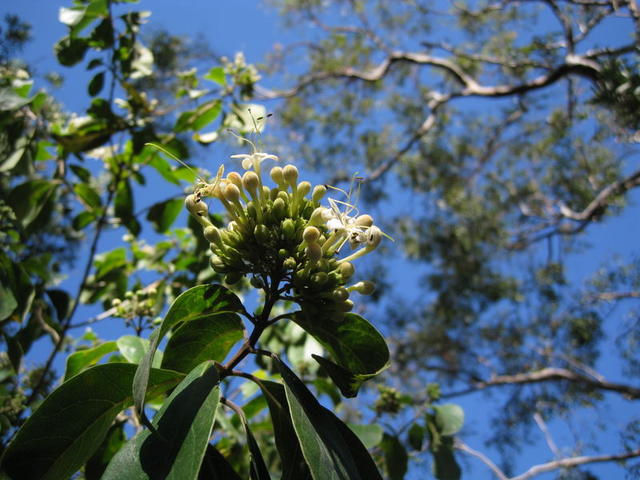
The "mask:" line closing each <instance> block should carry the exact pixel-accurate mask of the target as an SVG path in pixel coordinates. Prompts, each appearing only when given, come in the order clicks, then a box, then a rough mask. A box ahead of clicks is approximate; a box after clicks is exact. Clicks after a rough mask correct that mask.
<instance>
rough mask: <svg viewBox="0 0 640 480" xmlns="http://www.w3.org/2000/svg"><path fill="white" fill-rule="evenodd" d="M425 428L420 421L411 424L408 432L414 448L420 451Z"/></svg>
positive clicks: (410, 442)
mask: <svg viewBox="0 0 640 480" xmlns="http://www.w3.org/2000/svg"><path fill="white" fill-rule="evenodd" d="M424 433H425V432H424V428H423V427H422V425H420V424H418V423H414V424H413V425H411V428H410V429H409V433H408V440H409V445H411V448H413V449H414V450H418V451H420V450H421V449H422V442H423V440H424Z"/></svg>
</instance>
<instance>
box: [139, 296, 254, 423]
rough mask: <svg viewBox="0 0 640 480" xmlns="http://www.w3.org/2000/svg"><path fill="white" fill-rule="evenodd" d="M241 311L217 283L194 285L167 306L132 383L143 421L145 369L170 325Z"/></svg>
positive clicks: (148, 366)
mask: <svg viewBox="0 0 640 480" xmlns="http://www.w3.org/2000/svg"><path fill="white" fill-rule="evenodd" d="M224 311H230V312H241V311H244V307H243V306H242V302H240V299H239V298H238V297H237V296H236V295H235V294H233V293H232V292H230V291H229V290H227V289H226V288H224V287H223V286H221V285H198V286H197V287H193V288H191V289H189V290H187V291H186V292H184V293H182V294H181V295H180V296H179V297H178V298H176V299H175V301H174V302H173V303H172V304H171V306H170V307H169V311H168V312H167V315H166V316H165V317H164V319H163V320H162V323H161V324H160V327H158V328H157V329H156V330H155V331H154V332H153V333H152V334H151V337H150V339H149V341H150V345H149V351H148V352H147V353H146V354H145V356H144V358H143V359H142V360H141V361H140V364H139V365H138V369H137V370H136V375H135V378H134V382H133V398H134V401H135V406H136V410H137V411H138V413H139V414H140V415H141V418H142V420H143V421H145V420H146V419H145V417H144V415H143V412H144V410H143V409H144V399H145V392H146V389H147V383H148V379H149V370H150V368H151V364H152V361H153V356H154V353H155V351H156V349H157V348H158V344H159V343H160V341H161V340H162V339H163V338H164V336H165V335H166V334H167V333H168V332H169V330H171V328H172V327H175V326H177V325H178V324H180V323H186V322H190V321H193V320H198V319H203V318H211V317H213V316H214V315H215V314H216V313H219V312H224Z"/></svg>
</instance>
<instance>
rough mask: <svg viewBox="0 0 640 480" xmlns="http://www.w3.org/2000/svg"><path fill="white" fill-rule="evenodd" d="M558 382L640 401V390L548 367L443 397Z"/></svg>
mask: <svg viewBox="0 0 640 480" xmlns="http://www.w3.org/2000/svg"><path fill="white" fill-rule="evenodd" d="M557 380H566V381H570V382H575V383H580V384H583V385H588V386H590V387H593V388H596V389H599V390H608V391H611V392H617V393H620V394H622V395H623V396H625V397H626V398H629V399H634V400H635V399H640V388H637V387H633V386H630V385H624V384H620V383H614V382H609V381H606V380H600V379H596V378H591V377H589V376H587V375H583V374H580V373H576V372H572V371H571V370H567V369H565V368H555V367H547V368H543V369H541V370H538V371H536V372H528V373H517V374H514V375H496V376H494V377H492V378H490V379H488V380H485V381H481V382H476V383H474V384H472V386H471V387H470V388H467V389H465V390H460V391H457V392H451V393H446V394H443V395H442V397H443V398H445V397H446V398H451V397H458V396H461V395H466V394H469V393H473V392H475V391H479V390H485V389H487V388H491V387H497V386H500V385H521V384H533V383H542V382H549V381H557Z"/></svg>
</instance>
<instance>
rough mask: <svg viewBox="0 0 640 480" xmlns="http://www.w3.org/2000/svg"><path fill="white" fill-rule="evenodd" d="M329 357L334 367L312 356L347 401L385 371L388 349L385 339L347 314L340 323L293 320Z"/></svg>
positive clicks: (365, 324)
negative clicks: (347, 398)
mask: <svg viewBox="0 0 640 480" xmlns="http://www.w3.org/2000/svg"><path fill="white" fill-rule="evenodd" d="M293 320H294V321H295V322H296V323H297V324H298V325H299V326H300V327H302V328H303V329H304V330H306V331H307V332H308V333H309V334H310V335H312V336H313V337H314V338H315V339H316V340H317V341H318V342H320V344H321V345H322V346H323V347H324V348H326V349H327V351H328V352H329V353H330V354H331V356H332V358H333V359H334V361H335V363H334V362H332V361H330V360H327V359H325V358H322V357H319V356H317V355H313V358H314V359H315V360H316V361H318V363H320V364H321V365H322V366H323V367H325V369H326V370H327V372H328V373H329V375H330V376H331V379H332V380H333V381H334V382H335V383H336V385H338V387H339V388H340V391H341V392H342V394H343V395H345V396H346V397H354V396H355V395H356V394H357V393H358V389H359V387H360V385H361V384H362V383H363V382H364V381H365V380H367V379H369V378H371V377H374V376H375V375H377V374H378V373H380V372H381V371H382V370H384V369H385V368H387V367H388V363H389V348H388V347H387V344H386V342H385V340H384V337H383V336H382V335H381V334H380V333H379V332H378V331H377V330H376V329H375V327H374V326H373V325H371V324H370V323H369V322H368V321H367V320H365V319H364V318H362V317H361V316H359V315H356V314H353V313H349V314H346V315H345V316H344V319H343V321H341V322H331V321H326V322H317V321H314V319H313V318H310V317H308V316H307V315H305V314H304V313H299V314H297V315H296V316H295V317H294V319H293Z"/></svg>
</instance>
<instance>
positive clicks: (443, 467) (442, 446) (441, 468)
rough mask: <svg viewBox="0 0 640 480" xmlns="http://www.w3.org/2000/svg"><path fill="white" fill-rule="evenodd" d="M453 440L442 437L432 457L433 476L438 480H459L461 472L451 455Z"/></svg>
mask: <svg viewBox="0 0 640 480" xmlns="http://www.w3.org/2000/svg"><path fill="white" fill-rule="evenodd" d="M453 442H454V440H453V438H452V437H443V438H442V441H441V442H440V443H439V445H438V448H437V449H435V450H433V449H432V451H431V454H432V455H433V474H434V476H435V477H436V478H437V479H438V480H460V478H461V476H462V470H461V469H460V465H458V462H456V457H455V455H454V453H453Z"/></svg>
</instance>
